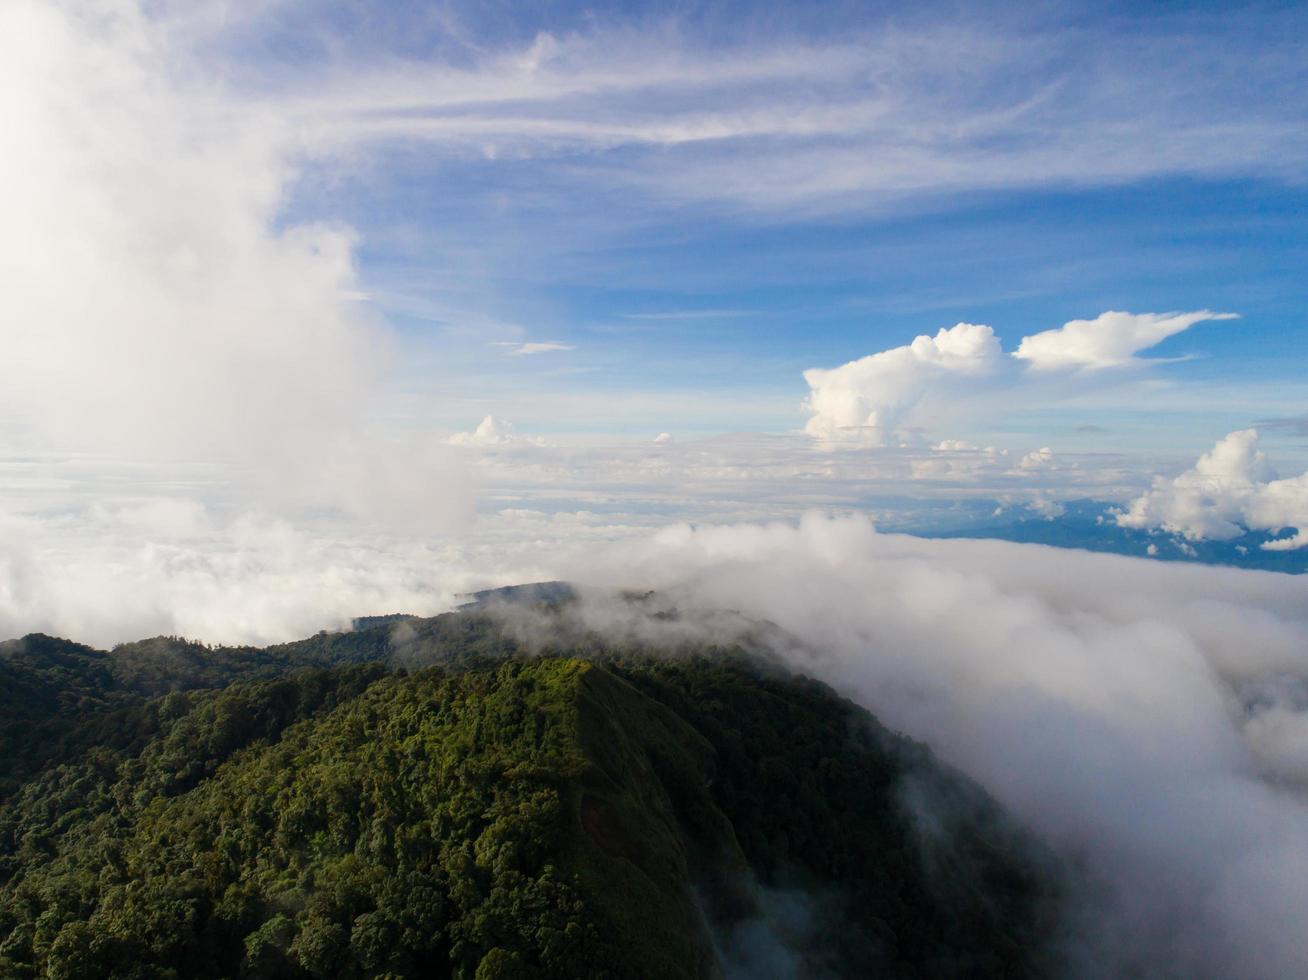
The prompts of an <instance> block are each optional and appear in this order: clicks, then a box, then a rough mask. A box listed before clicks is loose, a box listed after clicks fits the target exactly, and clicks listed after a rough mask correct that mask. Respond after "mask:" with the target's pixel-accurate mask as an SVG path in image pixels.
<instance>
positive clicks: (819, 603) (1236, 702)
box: [572, 514, 1308, 978]
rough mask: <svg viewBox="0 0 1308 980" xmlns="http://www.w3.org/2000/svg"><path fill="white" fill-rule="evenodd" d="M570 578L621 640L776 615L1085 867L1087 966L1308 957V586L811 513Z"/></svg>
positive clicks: (792, 649) (583, 612) (808, 652)
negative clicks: (634, 597)
mask: <svg viewBox="0 0 1308 980" xmlns="http://www.w3.org/2000/svg"><path fill="white" fill-rule="evenodd" d="M572 572H573V578H574V579H575V580H576V581H579V582H583V583H585V582H589V583H591V584H592V586H593V587H592V588H591V589H583V591H582V595H583V600H582V601H581V602H580V604H579V605H578V607H577V613H576V614H577V615H578V616H580V617H581V621H582V622H583V623H584V624H585V625H586V626H587V627H589V628H592V629H598V630H600V631H601V632H605V633H607V634H608V635H610V636H613V637H615V638H619V639H621V638H627V639H640V640H644V641H647V642H663V643H667V642H684V641H687V640H695V639H699V640H705V641H713V642H727V643H730V642H733V640H737V639H739V637H740V635H741V632H742V630H746V629H749V628H750V624H758V623H760V622H763V623H768V624H772V625H773V626H774V627H775V628H774V629H767V628H764V629H753V631H752V633H751V636H752V639H753V640H754V642H759V641H760V640H762V641H763V642H769V643H770V645H771V646H772V647H773V652H775V653H777V654H779V655H780V656H782V657H784V658H785V660H786V661H787V662H788V663H789V665H790V666H791V667H792V668H794V669H796V670H799V671H802V672H804V673H807V674H809V675H811V676H816V677H818V678H820V679H822V680H824V681H826V682H827V683H830V684H831V685H832V686H834V687H835V688H836V689H837V690H839V691H840V692H841V693H843V694H845V695H846V696H849V697H851V698H852V699H853V700H855V701H857V702H858V703H860V704H862V705H863V706H865V707H866V708H868V709H869V710H870V711H872V712H873V713H874V714H875V715H877V717H878V718H879V719H880V720H881V721H882V722H883V723H885V724H887V725H888V726H890V727H891V728H894V729H897V730H899V731H901V732H903V733H905V734H907V735H909V736H911V737H913V738H916V739H920V740H923V741H925V742H927V743H928V744H929V745H930V746H931V747H932V748H933V750H935V751H936V752H937V753H938V755H939V756H940V757H941V758H943V759H944V760H945V761H946V762H948V763H950V764H952V765H954V766H956V767H958V768H959V769H961V770H962V771H963V772H965V773H966V774H968V775H970V776H971V777H972V778H974V779H976V780H977V781H978V782H979V783H980V784H981V785H982V786H983V787H985V788H986V789H987V790H988V791H989V792H990V793H991V794H993V795H994V796H995V797H996V798H997V799H998V800H999V802H1000V803H1001V804H1003V805H1004V806H1005V807H1007V808H1008V809H1009V810H1010V811H1011V812H1012V813H1013V814H1015V815H1016V816H1017V817H1018V819H1020V820H1021V821H1023V822H1024V823H1025V824H1026V825H1027V826H1028V827H1029V828H1030V829H1031V830H1033V831H1034V832H1035V833H1036V834H1037V835H1038V836H1039V837H1040V838H1041V839H1042V840H1043V841H1044V842H1045V843H1046V844H1048V845H1049V846H1050V847H1051V848H1052V849H1053V850H1054V852H1055V853H1056V854H1058V855H1059V856H1061V857H1062V858H1063V859H1064V860H1065V861H1067V862H1068V863H1069V866H1070V867H1072V868H1074V869H1076V871H1077V873H1078V875H1079V876H1080V877H1081V878H1082V879H1083V881H1084V883H1085V884H1084V888H1083V889H1082V892H1081V894H1079V895H1078V896H1077V897H1076V899H1077V900H1076V901H1075V902H1074V904H1073V909H1072V913H1071V916H1070V919H1069V921H1068V923H1067V930H1068V931H1067V938H1066V946H1067V948H1066V950H1064V955H1065V956H1067V957H1068V959H1069V960H1070V962H1071V965H1072V971H1073V973H1074V975H1080V976H1105V975H1130V974H1131V973H1132V972H1133V971H1134V972H1139V973H1140V974H1141V975H1147V976H1177V977H1230V976H1241V977H1268V978H1271V977H1286V976H1295V975H1302V974H1303V973H1304V972H1305V970H1308V936H1306V935H1305V934H1304V931H1303V930H1302V928H1301V925H1302V909H1303V907H1304V899H1305V896H1306V894H1308V892H1306V889H1308V884H1306V882H1308V797H1306V796H1305V790H1308V767H1305V765H1304V762H1303V751H1302V750H1303V746H1304V744H1305V735H1306V733H1308V697H1305V692H1308V643H1306V642H1305V641H1306V640H1308V621H1306V620H1305V616H1306V615H1308V603H1305V598H1306V596H1305V586H1304V583H1303V581H1302V580H1301V579H1299V578H1294V577H1290V576H1284V575H1276V574H1270V573H1259V572H1250V571H1237V570H1228V569H1216V568H1208V567H1193V566H1180V565H1172V564H1164V563H1159V562H1149V561H1145V560H1140V559H1132V558H1121V557H1116V556H1106V555H1094V554H1088V553H1084V552H1072V551H1063V550H1056V549H1050V548H1043V547H1037V546H1030V545H1015V544H1007V543H1002V542H988V541H928V540H922V539H917V538H911V537H905V536H898V535H881V534H877V533H876V532H875V530H874V529H873V527H872V525H871V524H870V523H869V522H868V521H866V520H865V519H863V518H859V517H846V518H832V517H825V516H821V515H817V514H812V515H809V516H807V517H805V518H804V519H803V520H802V521H801V522H800V523H799V524H798V525H797V526H795V525H785V524H777V525H770V526H737V527H707V528H691V527H689V526H680V527H673V528H668V529H666V530H665V531H663V532H661V533H659V534H657V535H655V536H653V537H650V538H648V539H645V540H643V541H641V542H639V543H636V544H628V545H626V546H624V547H623V548H622V549H621V553H620V554H619V553H617V552H616V551H614V552H611V553H610V554H609V555H608V556H607V558H600V559H599V560H595V559H594V558H592V560H591V561H588V562H587V563H586V564H585V565H578V566H577V567H576V568H574V569H572ZM614 583H621V584H623V585H625V586H628V587H630V588H636V589H653V590H656V594H657V595H658V596H659V599H658V601H657V603H655V604H654V606H653V607H652V608H651V607H650V605H649V604H641V603H635V604H633V603H629V602H622V601H615V600H614V599H613V598H612V595H613V593H612V586H613V584H614ZM669 609H675V610H676V611H677V615H676V617H675V618H669V617H668V616H667V611H668V610H669ZM656 610H662V612H663V615H658V616H655V615H650V613H652V612H655V611H656ZM769 637H771V639H770V640H769Z"/></svg>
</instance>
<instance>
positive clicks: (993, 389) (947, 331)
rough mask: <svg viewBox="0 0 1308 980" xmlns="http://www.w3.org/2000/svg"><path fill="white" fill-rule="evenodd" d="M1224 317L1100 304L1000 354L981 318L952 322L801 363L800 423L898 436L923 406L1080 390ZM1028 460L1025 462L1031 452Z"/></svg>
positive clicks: (835, 432)
mask: <svg viewBox="0 0 1308 980" xmlns="http://www.w3.org/2000/svg"><path fill="white" fill-rule="evenodd" d="M1233 316H1234V315H1233V314H1227V313H1211V312H1209V311H1207V310H1202V311H1199V312H1195V313H1121V312H1113V311H1109V312H1107V313H1103V314H1101V315H1099V316H1098V317H1096V318H1095V319H1093V320H1072V321H1070V322H1068V323H1065V324H1064V325H1063V326H1061V327H1059V328H1057V329H1055V330H1045V331H1043V332H1041V333H1036V334H1032V335H1031V336H1028V337H1023V338H1022V340H1021V342H1020V343H1019V344H1018V347H1017V349H1016V350H1015V351H1014V352H1013V353H1012V354H1011V356H1006V355H1005V354H1004V352H1003V350H1002V348H1001V346H1000V342H999V338H998V337H997V336H996V335H995V332H994V330H993V329H992V328H991V327H989V326H985V325H982V324H974V323H959V324H957V325H955V326H953V327H949V328H942V329H941V330H940V331H939V332H938V333H937V334H936V335H935V337H930V336H926V335H921V336H919V337H917V338H916V339H915V340H914V341H913V342H912V343H911V344H907V345H905V346H902V347H893V348H891V349H889V350H884V351H881V352H879V353H876V354H870V355H868V356H867V357H861V358H859V359H858V360H855V361H850V362H849V363H847V364H843V365H841V366H840V367H837V368H831V369H821V368H812V369H810V370H808V371H805V372H804V380H805V381H807V382H808V385H809V395H808V398H807V399H806V401H805V407H806V408H807V409H808V411H809V412H810V417H809V420H808V422H807V424H806V425H805V427H804V431H805V432H807V433H808V434H809V435H811V436H815V437H817V438H819V439H823V440H826V441H831V442H855V443H863V444H872V445H887V444H889V445H894V444H896V443H902V442H905V441H906V440H907V438H908V436H907V429H908V427H909V426H910V424H911V423H912V422H914V421H916V420H917V419H918V417H919V416H921V415H923V414H925V409H927V408H936V409H939V408H942V407H947V408H948V409H949V410H950V411H951V412H952V413H954V414H955V415H957V414H960V413H961V410H962V407H963V406H965V405H982V404H984V402H985V399H986V398H987V397H989V396H991V395H995V394H996V393H998V394H1001V395H1002V398H1003V401H1002V403H1001V404H1000V405H991V406H989V407H990V409H991V410H992V411H993V410H995V409H996V408H1001V407H1002V408H1007V409H1010V410H1011V408H1012V407H1013V406H1014V404H1015V403H1020V402H1021V401H1033V400H1036V399H1040V400H1044V401H1047V400H1051V399H1057V398H1060V397H1069V396H1071V395H1074V394H1084V393H1085V392H1086V391H1088V390H1093V388H1094V387H1095V386H1096V385H1103V384H1109V383H1112V378H1111V376H1110V374H1111V373H1110V372H1104V373H1103V374H1100V373H1099V371H1100V369H1106V368H1125V367H1131V366H1138V365H1143V364H1147V363H1149V362H1148V361H1146V360H1142V359H1140V358H1137V357H1136V356H1135V355H1136V354H1137V353H1139V352H1140V351H1142V350H1146V349H1148V348H1150V347H1153V346H1154V345H1156V344H1158V343H1160V342H1161V341H1163V340H1165V339H1166V338H1167V337H1170V336H1172V335H1174V334H1177V333H1180V332H1181V331H1183V330H1186V329H1188V328H1189V327H1191V326H1193V325H1194V324H1196V323H1201V322H1203V321H1205V320H1226V319H1231V318H1232V317H1233ZM1082 369H1086V370H1082ZM1089 369H1094V370H1093V371H1090V370H1089ZM1056 372H1063V373H1064V375H1066V376H1067V378H1066V380H1065V383H1063V384H1061V385H1060V386H1059V387H1058V388H1051V387H1050V386H1049V384H1048V378H1046V377H1043V376H1045V375H1051V374H1055V373H1056ZM1073 374H1075V377H1074V378H1073V377H1071V375H1073ZM937 445H938V446H939V447H940V448H942V449H949V450H955V449H960V448H962V447H963V445H964V443H962V442H961V441H960V440H957V439H946V440H943V441H941V442H939V443H938V444H937ZM1042 451H1043V450H1042ZM1029 459H1030V461H1031V462H1033V463H1034V462H1035V458H1034V457H1029Z"/></svg>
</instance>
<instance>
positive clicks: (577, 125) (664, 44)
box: [279, 13, 1308, 211]
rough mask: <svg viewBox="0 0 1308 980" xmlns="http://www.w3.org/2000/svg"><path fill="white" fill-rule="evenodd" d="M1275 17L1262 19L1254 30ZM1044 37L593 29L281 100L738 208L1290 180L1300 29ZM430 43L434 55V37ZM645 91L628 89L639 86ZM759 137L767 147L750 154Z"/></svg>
mask: <svg viewBox="0 0 1308 980" xmlns="http://www.w3.org/2000/svg"><path fill="white" fill-rule="evenodd" d="M1266 18H1267V15H1266V13H1264V15H1263V16H1261V17H1260V18H1258V19H1257V21H1256V23H1257V24H1258V25H1260V26H1261V25H1264V24H1265V23H1266ZM1056 27H1057V25H1055V29H1051V27H1050V24H1049V23H1048V22H1046V21H1043V20H1042V22H1041V23H1040V24H1039V25H1038V26H1030V27H1023V26H1022V24H1021V23H1020V18H1017V19H1011V20H1010V19H1005V21H1004V23H1002V24H1001V23H997V22H996V21H995V20H994V19H993V18H982V17H977V18H965V19H963V20H957V19H954V20H950V21H949V22H948V23H944V22H937V23H934V24H925V23H919V24H918V25H916V26H909V25H906V24H904V23H902V22H901V21H899V20H898V19H896V20H895V21H892V22H887V21H877V20H873V22H872V23H867V22H864V23H863V24H861V25H859V24H850V25H848V27H847V29H845V30H842V31H841V32H840V34H839V37H838V38H837V37H834V36H832V37H830V38H827V39H818V38H814V39H811V40H806V39H804V38H802V37H797V36H796V35H795V33H794V32H790V33H788V34H787V35H785V36H782V37H777V36H776V35H775V34H771V36H769V35H770V33H771V32H769V31H767V30H765V29H758V30H743V31H742V36H744V37H749V38H751V39H752V40H751V41H750V42H742V43H738V44H733V45H729V46H724V45H719V46H715V47H709V46H706V45H702V44H699V43H696V41H695V38H697V37H699V36H701V35H703V34H704V33H706V32H704V31H702V30H699V29H697V28H698V25H697V24H696V23H695V22H694V20H693V19H691V20H688V21H686V22H684V23H678V22H677V21H676V20H674V19H671V18H668V19H664V20H662V21H661V22H651V21H645V20H642V22H641V26H640V27H639V28H633V27H630V26H627V27H623V26H622V25H620V24H614V23H613V22H612V21H608V22H607V23H606V22H603V21H595V22H592V23H591V24H590V25H588V26H587V27H586V28H585V29H583V30H577V31H573V32H570V33H563V32H555V33H548V32H541V33H540V34H538V35H537V36H536V37H535V38H534V39H531V40H521V41H518V42H517V43H515V44H513V45H505V44H504V43H503V41H502V39H501V38H488V39H484V40H483V42H481V43H478V44H476V45H474V46H473V47H471V48H470V49H468V50H469V51H471V52H472V55H473V56H472V57H467V58H464V59H461V60H460V62H459V63H458V64H453V63H439V62H438V63H426V64H424V63H417V62H413V61H404V60H400V59H390V60H387V61H385V62H384V63H383V64H382V65H380V66H377V67H371V68H365V69H363V70H361V69H360V68H359V66H358V64H357V61H353V60H351V59H350V58H349V53H350V52H349V49H350V45H349V41H348V39H344V38H342V39H340V41H339V44H338V47H339V48H341V49H343V50H344V54H345V56H344V57H343V58H342V60H343V61H345V63H346V64H345V68H344V69H340V68H338V69H337V70H335V71H333V70H332V67H333V66H330V65H329V66H325V67H321V68H320V71H319V72H315V73H312V74H311V75H310V77H308V78H303V77H301V78H296V79H294V80H293V82H292V84H291V86H288V87H287V90H285V91H283V92H281V93H280V94H279V97H280V98H282V99H283V100H285V102H286V103H287V104H288V105H289V106H290V107H291V110H292V111H293V113H294V114H295V115H296V116H297V117H298V118H301V119H303V120H305V121H306V122H307V123H309V124H312V125H313V126H315V127H318V128H320V129H321V131H322V132H324V133H327V134H330V136H331V137H332V138H334V139H338V140H342V141H347V142H374V141H376V142H380V141H401V140H403V141H413V140H424V141H427V142H428V144H429V145H430V146H431V147H432V148H433V152H435V153H438V154H442V155H444V156H445V157H448V158H454V159H457V160H468V159H473V158H475V159H479V160H482V161H487V162H490V161H499V160H514V161H516V160H522V159H533V160H535V161H538V162H539V163H540V164H542V165H544V166H550V167H553V168H555V169H554V170H553V171H552V172H553V173H555V174H557V175H559V177H560V178H561V179H562V180H564V181H578V182H582V183H584V184H585V186H587V187H593V186H595V185H596V184H608V185H613V186H617V187H619V188H622V189H623V190H624V191H630V189H631V188H633V187H634V188H636V189H637V190H639V191H642V192H645V193H647V194H650V195H653V196H655V197H658V198H663V199H669V198H671V199H673V200H679V201H696V202H702V201H716V202H726V203H728V204H732V205H735V206H738V207H741V208H748V209H760V210H768V211H777V210H787V209H792V210H793V209H806V210H822V209H841V210H845V209H849V208H855V209H857V208H867V207H888V206H902V203H903V201H904V199H905V198H906V197H910V196H912V195H914V194H932V193H935V194H939V193H942V192H943V193H948V192H958V191H966V190H972V189H978V188H1003V187H1023V188H1025V187H1030V186H1033V185H1051V184H1053V185H1068V184H1073V185H1081V186H1084V185H1085V184H1087V183H1118V182H1125V181H1132V180H1138V179H1142V178H1147V177H1150V176H1159V175H1165V176H1173V175H1176V174H1189V175H1199V176H1227V175H1231V174H1256V175H1267V174H1271V175H1276V176H1283V175H1290V176H1292V175H1302V173H1303V170H1304V166H1305V161H1306V160H1308V145H1306V144H1305V141H1304V139H1303V137H1302V132H1301V129H1302V127H1301V126H1300V117H1301V115H1302V108H1303V105H1304V98H1303V94H1302V91H1301V87H1300V86H1299V85H1298V81H1299V65H1300V64H1301V63H1302V54H1303V45H1302V39H1301V38H1300V37H1299V36H1298V34H1297V32H1296V31H1295V30H1293V29H1287V30H1285V31H1282V32H1281V33H1280V35H1279V37H1278V38H1277V40H1276V43H1274V44H1273V43H1269V41H1268V34H1267V32H1266V31H1265V30H1262V31H1259V33H1258V34H1256V35H1253V34H1252V32H1253V30H1254V27H1252V26H1250V27H1248V28H1247V29H1244V28H1243V25H1242V29H1240V30H1223V31H1221V32H1220V33H1219V32H1217V31H1215V30H1196V25H1195V24H1194V23H1193V22H1192V21H1189V20H1186V19H1183V18H1178V19H1177V20H1175V21H1173V20H1171V19H1169V18H1163V19H1155V20H1154V21H1152V22H1151V24H1150V27H1151V29H1150V30H1149V31H1136V30H1131V29H1129V28H1126V29H1120V28H1119V29H1117V30H1112V31H1107V32H1101V31H1096V30H1095V29H1093V28H1091V27H1088V26H1087V25H1086V24H1084V23H1081V22H1078V23H1077V24H1076V25H1075V26H1067V27H1066V28H1065V29H1061V30H1060V29H1056ZM432 47H435V46H434V45H433V46H432ZM635 93H639V96H640V97H639V98H635V97H633V96H634V94H635ZM761 149H762V152H761V151H760V150H761Z"/></svg>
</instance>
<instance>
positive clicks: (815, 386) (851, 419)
mask: <svg viewBox="0 0 1308 980" xmlns="http://www.w3.org/2000/svg"><path fill="white" fill-rule="evenodd" d="M1002 360H1003V354H1002V351H1001V350H1000V346H999V338H998V337H996V336H995V333H994V331H993V330H992V329H990V327H987V326H982V325H980V324H975V323H958V324H955V325H954V326H952V327H948V328H943V327H942V328H941V329H940V330H939V331H938V332H937V333H936V335H935V336H934V337H929V336H926V335H925V334H923V335H921V336H919V337H917V338H916V339H915V340H914V341H913V342H912V343H911V344H906V345H905V346H903V347H893V348H891V349H890V350H884V351H881V352H880V353H877V354H870V355H868V356H867V357H862V358H859V359H858V360H856V361H850V362H849V363H848V364H843V365H841V366H840V367H837V368H831V369H822V368H810V369H809V370H807V371H805V372H804V380H805V381H807V382H808V385H809V389H810V390H809V395H808V400H807V402H806V403H805V404H806V407H807V408H808V410H809V411H810V412H811V413H812V417H811V418H810V419H809V420H808V424H807V425H806V426H805V427H804V431H805V432H807V433H808V434H809V435H811V436H817V437H819V438H824V439H833V438H834V439H839V438H848V437H851V436H853V437H859V438H863V439H865V440H867V441H869V442H874V443H885V442H890V441H892V440H893V439H894V436H895V432H896V429H897V428H898V426H899V425H900V423H901V422H902V421H903V420H904V418H905V417H906V416H907V415H908V414H909V413H910V412H911V411H912V410H913V408H914V407H915V406H916V405H917V404H918V402H919V401H921V399H922V398H923V396H924V395H926V393H927V392H928V391H929V390H931V389H932V388H933V387H935V386H938V385H940V384H941V383H942V382H947V381H956V380H958V379H960V378H977V377H983V376H986V375H989V374H992V373H994V372H995V371H996V370H998V368H999V366H1000V365H1001V363H1002Z"/></svg>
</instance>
